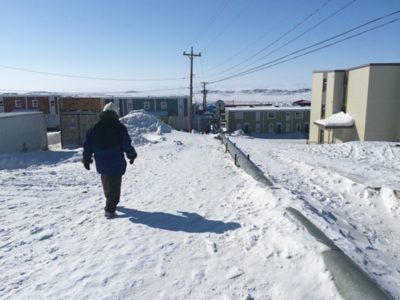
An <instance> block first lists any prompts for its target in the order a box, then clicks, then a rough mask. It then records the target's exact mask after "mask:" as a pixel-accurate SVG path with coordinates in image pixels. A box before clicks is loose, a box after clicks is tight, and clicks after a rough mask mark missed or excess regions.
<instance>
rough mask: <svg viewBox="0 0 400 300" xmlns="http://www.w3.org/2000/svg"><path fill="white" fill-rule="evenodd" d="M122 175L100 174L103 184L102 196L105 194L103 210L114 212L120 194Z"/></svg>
mask: <svg viewBox="0 0 400 300" xmlns="http://www.w3.org/2000/svg"><path fill="white" fill-rule="evenodd" d="M121 181H122V176H107V175H101V183H102V184H103V190H104V196H106V207H104V210H105V211H108V212H110V213H115V210H116V209H117V204H118V202H119V197H120V195H121Z"/></svg>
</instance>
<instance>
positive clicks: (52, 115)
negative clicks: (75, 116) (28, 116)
mask: <svg viewBox="0 0 400 300" xmlns="http://www.w3.org/2000/svg"><path fill="white" fill-rule="evenodd" d="M58 102H59V97H58V96H47V95H37V96H36V95H9V94H8V95H6V94H4V95H0V113H1V112H4V113H7V112H18V111H41V112H43V113H44V115H45V117H46V123H47V128H54V129H55V128H59V126H60V113H59V103H58Z"/></svg>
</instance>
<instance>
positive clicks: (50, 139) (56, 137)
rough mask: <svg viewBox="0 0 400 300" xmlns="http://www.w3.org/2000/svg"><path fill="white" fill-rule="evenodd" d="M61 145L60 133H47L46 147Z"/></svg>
mask: <svg viewBox="0 0 400 300" xmlns="http://www.w3.org/2000/svg"><path fill="white" fill-rule="evenodd" d="M58 143H61V132H60V131H56V132H48V133H47V144H48V145H55V144H58Z"/></svg>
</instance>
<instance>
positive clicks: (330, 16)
mask: <svg viewBox="0 0 400 300" xmlns="http://www.w3.org/2000/svg"><path fill="white" fill-rule="evenodd" d="M357 1H358V0H352V1H351V2H350V3H347V4H345V5H344V6H342V7H341V8H339V9H338V10H336V11H335V12H333V13H332V14H330V15H329V16H327V17H326V18H324V19H323V20H321V21H320V22H318V23H317V24H315V25H313V26H311V27H310V28H308V29H307V30H306V31H304V32H303V33H301V34H299V35H297V36H296V37H294V38H292V39H290V40H289V41H287V42H286V43H284V44H283V45H281V46H280V47H278V48H276V49H274V50H272V51H270V52H268V53H267V54H265V55H263V56H261V57H260V58H258V59H256V60H254V61H252V62H251V63H250V64H248V65H247V66H243V67H242V68H241V69H239V70H237V71H236V72H239V71H241V70H243V69H246V68H249V67H250V66H252V65H254V64H256V63H257V62H259V61H261V60H262V59H264V58H266V57H268V56H270V55H271V54H273V53H275V52H277V51H278V50H280V49H282V48H284V47H285V46H287V45H289V44H291V43H292V42H294V41H296V40H298V39H299V38H300V37H302V36H303V35H305V34H306V33H308V32H310V31H312V30H313V29H315V28H317V27H318V26H319V25H321V24H323V23H324V22H326V21H327V20H329V19H330V18H332V17H334V16H335V15H337V14H338V13H339V12H341V11H343V10H345V9H346V8H347V7H349V6H350V5H352V4H353V3H355V2H357ZM224 73H226V72H224Z"/></svg>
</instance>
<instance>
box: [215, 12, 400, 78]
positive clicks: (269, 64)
mask: <svg viewBox="0 0 400 300" xmlns="http://www.w3.org/2000/svg"><path fill="white" fill-rule="evenodd" d="M399 13H400V11H395V12H392V13H390V14H387V15H385V16H382V17H379V18H376V19H373V20H371V21H368V22H366V23H364V24H362V25H359V26H356V27H354V28H352V29H350V30H347V31H345V32H343V33H340V34H337V35H335V36H333V37H330V38H328V39H325V40H323V41H321V42H318V43H315V44H312V45H310V46H308V47H305V48H302V49H299V50H296V51H293V52H291V53H289V54H287V55H284V56H281V57H279V58H277V59H274V60H272V61H269V62H267V63H264V64H261V65H259V66H257V67H253V68H250V69H248V70H246V71H242V72H239V73H236V74H233V75H230V76H227V77H224V78H221V79H219V80H214V81H210V82H209V83H210V84H212V83H217V82H221V81H225V80H228V79H232V78H236V77H240V76H244V75H248V74H251V73H254V72H258V71H261V70H264V69H267V68H270V67H273V66H276V65H279V64H282V63H284V62H287V61H290V60H293V59H296V58H299V57H302V56H305V55H307V54H310V53H313V52H316V51H318V50H321V49H324V48H328V47H330V46H333V45H335V44H338V43H340V42H343V41H346V40H349V39H351V38H354V37H356V36H359V35H362V34H365V33H367V32H370V31H373V30H375V29H378V28H381V27H384V26H387V25H389V24H391V23H394V22H397V21H398V20H400V18H397V19H394V20H391V21H388V22H386V23H383V24H380V25H377V26H375V27H372V28H370V29H366V30H364V31H361V32H359V33H356V34H353V35H351V36H349V37H346V38H343V39H341V40H338V41H335V42H332V43H330V44H327V45H324V46H321V47H319V48H316V49H313V50H310V51H308V52H305V53H302V54H299V55H296V56H294V57H291V58H288V57H290V56H292V55H294V54H297V53H300V52H302V51H305V50H308V49H310V48H313V47H316V46H318V45H321V44H324V43H326V42H328V41H331V40H334V39H337V38H339V37H341V36H343V35H346V34H348V33H350V32H353V31H355V30H357V29H360V28H362V27H365V26H367V25H370V24H372V23H374V22H377V21H380V20H382V19H385V18H388V17H391V16H393V15H395V14H399ZM286 58H287V59H286Z"/></svg>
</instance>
